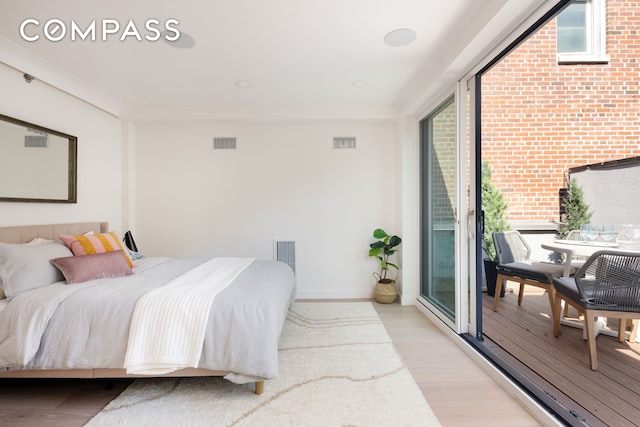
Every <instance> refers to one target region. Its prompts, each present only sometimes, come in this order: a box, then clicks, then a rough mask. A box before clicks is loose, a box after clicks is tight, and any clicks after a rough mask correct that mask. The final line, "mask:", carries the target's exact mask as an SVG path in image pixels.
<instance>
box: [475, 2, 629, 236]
mask: <svg viewBox="0 0 640 427" xmlns="http://www.w3.org/2000/svg"><path fill="white" fill-rule="evenodd" d="M606 54H607V55H609V61H608V62H607V63H584V64H563V65H559V64H558V61H557V56H556V19H553V20H551V21H550V22H548V23H547V24H546V25H545V26H544V27H542V28H541V29H540V30H539V31H537V32H536V33H535V34H533V35H531V37H529V38H528V39H527V40H526V41H525V42H524V43H522V44H521V45H520V46H519V47H518V48H517V49H516V50H514V51H513V52H511V53H510V54H509V55H508V56H507V57H505V58H504V59H503V60H502V61H500V62H499V63H498V64H496V65H495V66H494V67H493V68H492V69H491V70H489V71H488V72H487V73H486V74H484V76H483V77H482V158H483V159H484V160H487V161H488V162H489V164H490V165H491V169H492V181H493V182H494V183H495V185H496V186H497V187H498V188H500V189H501V190H502V191H503V193H504V195H505V200H506V202H507V203H508V204H509V209H508V219H509V221H510V222H512V224H515V225H517V223H518V222H524V221H527V222H535V223H541V224H542V223H548V222H550V221H558V219H559V191H560V190H561V189H562V188H565V187H566V177H567V174H568V169H569V168H572V167H578V166H582V165H587V164H593V163H599V162H606V161H610V160H616V159H622V158H627V157H635V156H638V155H640V144H639V141H638V139H639V136H640V115H639V113H640V103H639V100H640V98H639V92H638V89H639V88H638V86H639V84H640V65H639V64H638V61H640V2H636V1H625V0H607V2H606ZM607 184H610V185H614V183H603V185H607Z"/></svg>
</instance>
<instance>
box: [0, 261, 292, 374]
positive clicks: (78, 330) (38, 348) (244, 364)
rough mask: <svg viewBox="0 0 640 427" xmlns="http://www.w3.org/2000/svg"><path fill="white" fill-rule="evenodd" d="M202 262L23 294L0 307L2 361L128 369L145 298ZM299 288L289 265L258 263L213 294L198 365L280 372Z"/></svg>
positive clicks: (9, 365)
mask: <svg viewBox="0 0 640 427" xmlns="http://www.w3.org/2000/svg"><path fill="white" fill-rule="evenodd" d="M198 264H199V263H197V262H194V261H187V260H173V259H167V258H149V259H145V260H141V261H139V264H138V267H137V268H135V269H134V274H133V275H131V276H127V277H122V278H114V279H99V280H93V281H90V282H86V283H81V284H74V285H66V284H65V283H64V282H59V283H57V284H54V285H50V286H45V287H43V288H39V289H35V290H33V291H29V292H25V293H23V294H20V295H17V296H16V297H15V298H13V299H12V300H11V302H10V303H9V304H7V306H6V308H5V309H4V310H2V311H1V312H0V368H1V369H91V368H118V369H122V368H123V367H124V358H125V353H126V349H127V344H128V338H129V329H130V326H131V319H132V314H133V311H134V307H135V304H136V302H137V301H138V299H139V298H140V297H141V296H142V295H144V294H145V293H147V292H149V291H151V290H152V289H155V288H158V287H161V286H163V285H165V284H167V283H169V282H171V281H172V280H173V279H176V278H177V277H179V276H180V275H182V274H183V273H185V272H187V271H189V270H191V269H192V268H194V267H196V266H197V265H198ZM294 293H295V280H294V278H293V273H292V271H291V269H290V268H289V266H287V265H286V264H284V263H281V262H277V261H265V260H255V261H254V262H252V263H251V264H250V265H249V266H248V267H247V268H245V269H244V270H243V271H242V272H240V273H239V274H238V275H237V277H236V278H235V279H234V280H233V281H232V282H231V283H230V284H229V286H228V287H226V288H224V289H223V290H221V291H220V292H219V293H218V294H217V295H216V297H215V298H214V299H213V302H212V303H211V306H210V311H209V313H208V321H207V325H206V329H205V334H204V340H203V341H204V342H203V345H202V354H201V355H200V358H199V362H198V367H201V368H207V369H212V370H219V371H228V372H230V374H229V375H228V376H227V378H228V379H230V380H232V381H235V382H240V383H241V382H249V381H255V380H257V379H268V378H273V377H276V376H277V375H278V356H277V351H278V350H277V349H278V341H279V337H280V332H281V331H282V325H283V324H284V318H285V316H286V312H287V310H288V308H289V304H290V302H291V301H292V300H293V296H294Z"/></svg>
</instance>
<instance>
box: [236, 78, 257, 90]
mask: <svg viewBox="0 0 640 427" xmlns="http://www.w3.org/2000/svg"><path fill="white" fill-rule="evenodd" d="M236 86H238V87H241V88H244V89H246V88H248V87H251V86H253V83H251V82H248V81H246V80H238V81H237V82H236Z"/></svg>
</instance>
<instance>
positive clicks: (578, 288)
mask: <svg viewBox="0 0 640 427" xmlns="http://www.w3.org/2000/svg"><path fill="white" fill-rule="evenodd" d="M553 285H554V288H555V293H556V297H555V308H554V319H553V332H554V335H555V336H556V337H557V336H559V335H560V311H561V310H560V306H561V302H562V301H563V300H564V301H565V302H566V303H567V304H569V305H571V306H572V307H574V308H575V309H577V310H578V312H579V313H580V314H581V315H583V316H584V328H585V332H586V336H587V344H588V349H589V360H590V364H591V369H592V370H594V371H595V370H597V369H598V359H597V354H596V335H595V318H596V317H612V318H618V319H620V325H619V328H618V341H620V342H624V339H625V333H626V329H627V320H628V319H633V320H634V322H633V329H632V332H631V335H630V340H631V341H634V340H635V338H636V335H637V329H638V321H637V319H640V253H638V252H621V251H598V252H596V253H594V254H593V255H591V256H590V257H589V259H587V261H586V262H585V264H584V265H583V266H582V267H581V268H580V269H579V270H578V272H577V273H576V274H575V275H574V276H573V277H559V278H555V279H554V280H553Z"/></svg>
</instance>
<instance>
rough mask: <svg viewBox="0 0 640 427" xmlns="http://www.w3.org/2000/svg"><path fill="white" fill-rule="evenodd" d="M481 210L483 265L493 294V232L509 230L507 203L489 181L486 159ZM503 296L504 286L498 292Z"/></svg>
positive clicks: (483, 170) (488, 290)
mask: <svg viewBox="0 0 640 427" xmlns="http://www.w3.org/2000/svg"><path fill="white" fill-rule="evenodd" d="M481 197H482V211H483V212H484V234H483V235H482V250H483V266H484V274H485V280H486V285H487V294H488V295H489V296H494V295H495V290H496V278H497V272H496V267H497V266H498V260H497V257H496V249H495V247H494V246H493V233H494V232H496V231H505V230H509V228H510V227H509V223H508V222H507V219H506V211H507V208H508V205H507V203H506V202H505V201H504V195H503V194H502V191H500V189H499V188H497V187H496V186H495V185H493V183H492V182H491V167H490V166H489V163H488V162H487V161H483V162H482V194H481ZM500 296H501V297H502V296H504V286H503V287H502V291H501V292H500Z"/></svg>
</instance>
